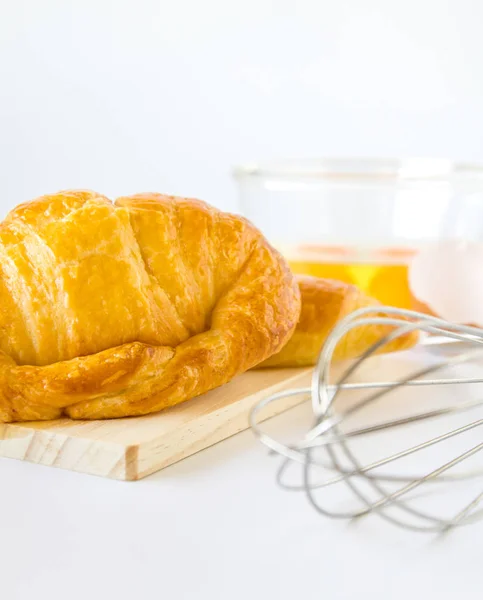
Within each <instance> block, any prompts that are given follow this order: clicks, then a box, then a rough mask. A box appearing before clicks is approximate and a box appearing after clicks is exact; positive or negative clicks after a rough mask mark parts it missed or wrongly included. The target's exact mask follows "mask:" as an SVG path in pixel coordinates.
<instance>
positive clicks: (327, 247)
mask: <svg viewBox="0 0 483 600" xmlns="http://www.w3.org/2000/svg"><path fill="white" fill-rule="evenodd" d="M234 177H235V179H236V181H237V183H238V187H239V192H240V205H241V211H242V213H243V214H244V215H245V216H246V217H247V218H248V219H250V220H251V221H252V222H253V223H254V224H255V225H257V226H258V227H259V228H260V229H261V230H262V231H263V232H264V234H265V235H266V236H267V237H268V239H269V240H270V241H271V242H272V243H273V244H274V245H275V246H276V247H278V248H279V249H280V250H281V251H282V253H284V254H285V255H286V257H287V258H288V260H289V262H290V264H291V266H292V269H293V270H294V271H295V272H299V273H306V274H312V275H318V276H322V277H332V278H335V279H341V280H345V281H348V282H351V283H356V284H357V285H359V286H360V287H362V288H363V289H365V290H366V291H367V292H368V293H370V294H371V295H373V296H375V297H377V298H378V299H379V300H381V301H382V302H383V303H385V304H392V305H395V306H402V307H404V308H409V307H412V308H420V307H419V306H418V305H417V303H415V301H414V298H412V296H411V293H410V291H409V287H408V283H407V269H408V263H409V261H410V260H411V258H412V257H413V256H414V254H415V253H416V252H418V250H419V249H420V248H422V247H424V246H426V245H427V244H431V243H434V242H436V241H438V242H439V241H441V240H445V239H455V238H463V239H470V240H481V241H483V165H470V164H456V163H453V162H451V161H449V160H444V159H407V160H396V159H363V158H357V159H324V160H306V161H279V162H272V163H265V164H259V165H256V164H255V165H245V166H239V167H236V168H235V169H234Z"/></svg>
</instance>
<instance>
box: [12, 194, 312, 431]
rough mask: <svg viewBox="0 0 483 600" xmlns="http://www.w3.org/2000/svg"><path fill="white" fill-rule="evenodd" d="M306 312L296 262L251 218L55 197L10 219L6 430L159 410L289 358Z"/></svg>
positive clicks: (184, 205) (163, 200)
mask: <svg viewBox="0 0 483 600" xmlns="http://www.w3.org/2000/svg"><path fill="white" fill-rule="evenodd" d="M299 313H300V292H299V288H298V285H297V283H296V280H295V278H294V276H293V275H292V273H291V272H290V270H289V268H288V266H287V264H286V262H285V261H284V259H283V258H282V257H281V256H280V254H279V253H278V252H277V251H276V250H274V249H273V248H272V247H271V246H270V245H269V244H268V242H267V241H266V240H265V238H264V237H263V236H262V235H261V233H260V232H259V231H258V230H257V229H256V228H255V227H253V226H252V225H251V224H250V223H249V222H248V221H246V220H245V219H243V218H242V217H239V216H234V215H230V214H227V213H223V212H221V211H219V210H216V209H214V208H212V207H210V206H208V205H207V204H205V203H203V202H201V201H198V200H191V199H181V198H174V197H169V196H162V195H159V194H142V195H136V196H131V197H123V198H119V199H117V200H116V201H115V202H114V203H112V202H111V201H109V200H108V199H107V198H105V197H103V196H101V195H99V194H96V193H95V192H91V191H67V192H61V193H59V194H56V195H52V196H44V197H41V198H39V199H37V200H35V201H33V202H30V203H27V204H24V205H20V206H19V207H17V208H16V209H15V210H13V211H12V212H11V213H10V214H9V215H8V216H7V218H6V219H5V220H4V221H3V223H1V224H0V332H1V334H0V421H3V422H8V421H19V420H20V421H21V420H38V419H55V418H58V417H61V416H63V415H67V416H69V417H72V418H76V419H97V418H109V417H123V416H131V415H142V414H146V413H150V412H154V411H158V410H160V409H163V408H165V407H167V406H171V405H174V404H177V403H178V402H182V401H184V400H186V399H188V398H192V397H194V396H197V395H199V394H202V393H203V392H206V391H207V390H209V389H212V388H214V387H217V386H220V385H222V384H223V383H225V382H227V381H229V380H230V379H232V378H233V377H234V376H235V375H237V374H238V373H241V372H243V371H246V370H247V369H250V368H251V367H253V366H255V365H257V364H258V363H260V362H261V361H263V360H264V359H266V358H268V357H269V356H271V355H272V354H274V353H276V352H277V351H278V350H280V349H281V348H282V347H283V346H284V344H285V343H286V342H287V341H288V339H289V338H290V336H291V335H292V333H293V331H294V329H295V326H296V323H297V320H298V317H299Z"/></svg>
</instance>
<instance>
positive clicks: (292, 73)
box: [0, 0, 483, 212]
mask: <svg viewBox="0 0 483 600" xmlns="http://www.w3.org/2000/svg"><path fill="white" fill-rule="evenodd" d="M0 7H1V12H0V165H1V167H0V203H1V206H0V211H1V212H4V211H5V210H6V209H7V208H10V207H12V206H13V205H15V204H16V203H18V202H20V201H24V200H27V199H30V198H32V197H35V196H36V195H39V194H42V193H47V192H53V191H56V190H58V189H62V188H69V187H70V188H73V187H88V188H93V189H96V190H98V191H100V192H103V193H105V194H107V195H111V196H115V195H120V194H126V193H134V192H138V191H162V192H167V193H175V194H180V195H193V196H197V197H201V198H203V199H206V200H208V201H210V202H211V203H213V204H216V205H218V206H220V207H226V208H230V209H233V208H236V189H235V187H234V185H233V183H232V181H231V177H230V167H231V166H232V165H233V164H235V163H238V162H240V161H247V160H248V161H251V160H253V159H264V158H272V157H283V156H285V157H287V156H288V157H292V156H293V157H304V156H313V157H314V156H327V155H339V156H343V155H381V156H389V155H393V156H397V155H398V156H421V155H425V156H428V155H429V156H445V157H449V158H455V159H473V160H474V159H483V147H482V143H481V140H482V138H483V112H482V107H483V36H482V35H481V23H482V19H483V4H482V3H481V2H480V1H479V0H404V1H403V0H399V1H397V0H338V1H334V0H330V1H329V0H297V1H296V2H295V1H284V0H243V1H227V0H203V1H199V0H176V1H175V0H169V1H166V0H136V1H135V2H134V1H132V0H112V1H108V0H82V1H80V0H79V1H77V0H74V1H68V0H42V1H41V2H39V1H37V0H15V2H13V1H8V0H0Z"/></svg>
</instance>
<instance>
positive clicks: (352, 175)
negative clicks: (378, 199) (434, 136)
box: [233, 157, 483, 181]
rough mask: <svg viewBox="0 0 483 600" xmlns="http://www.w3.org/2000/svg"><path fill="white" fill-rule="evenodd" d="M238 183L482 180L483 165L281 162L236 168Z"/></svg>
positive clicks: (411, 161)
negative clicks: (253, 180)
mask: <svg viewBox="0 0 483 600" xmlns="http://www.w3.org/2000/svg"><path fill="white" fill-rule="evenodd" d="M233 176H234V177H235V179H246V178H252V177H255V178H280V179H318V180H319V179H322V180H341V181H348V180H374V181H381V180H386V181H391V180H394V181H401V180H431V181H434V180H436V181H438V180H439V181H444V180H447V179H450V178H454V177H457V178H474V177H476V178H483V163H477V162H457V161H453V160H450V159H446V158H426V157H415V158H370V157H354V158H345V157H327V158H314V159H280V160H273V161H261V162H255V163H246V164H241V165H237V166H235V167H234V168H233Z"/></svg>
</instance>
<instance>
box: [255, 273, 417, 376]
mask: <svg viewBox="0 0 483 600" xmlns="http://www.w3.org/2000/svg"><path fill="white" fill-rule="evenodd" d="M297 279H298V283H299V287H300V292H301V296H302V309H301V312H300V317H299V322H298V324H297V328H296V329H295V332H294V334H293V335H292V337H291V338H290V340H289V341H288V342H287V344H285V346H284V347H283V348H282V349H281V350H280V352H278V353H276V354H274V355H273V356H271V357H270V358H268V359H267V360H265V361H264V362H263V363H262V364H261V365H259V366H260V367H302V366H309V365H313V364H315V362H316V360H317V356H318V355H319V352H320V349H321V348H322V345H323V343H324V341H325V340H326V338H327V336H328V334H329V333H330V331H331V330H332V329H333V327H334V325H335V324H336V323H337V322H338V321H340V320H341V319H343V318H344V317H346V316H347V315H349V314H350V313H351V312H353V311H355V310H357V309H359V308H366V307H372V306H373V307H374V313H371V316H383V315H384V313H381V312H378V310H377V308H378V305H379V303H378V301H377V300H375V299H374V298H371V297H369V296H366V295H365V294H364V293H363V292H362V291H361V290H360V289H359V288H358V287H356V286H355V285H351V284H349V283H343V282H342V281H334V280H332V279H320V278H316V277H302V276H299V277H298V278H297ZM392 329H393V328H392V327H390V326H387V325H361V326H359V327H357V328H354V329H352V330H351V331H350V332H349V333H348V334H347V335H345V336H344V337H343V338H342V339H341V341H340V342H339V344H338V345H337V346H336V349H335V352H334V359H335V360H345V359H349V358H355V357H357V356H360V355H361V354H363V353H364V352H365V351H366V350H367V349H368V348H370V347H371V346H372V345H373V344H375V343H376V342H377V341H379V340H380V339H382V338H384V337H385V336H386V335H388V334H389V333H390V332H391V331H392ZM417 340H418V334H417V332H412V333H409V334H406V335H404V336H401V337H399V338H396V339H395V340H392V341H390V342H389V343H387V344H385V345H384V346H382V347H381V348H380V350H379V351H380V352H394V351H398V350H405V349H406V348H411V347H412V346H414V344H415V343H416V342H417Z"/></svg>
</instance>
